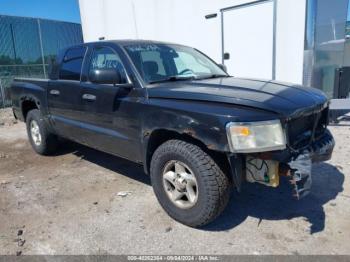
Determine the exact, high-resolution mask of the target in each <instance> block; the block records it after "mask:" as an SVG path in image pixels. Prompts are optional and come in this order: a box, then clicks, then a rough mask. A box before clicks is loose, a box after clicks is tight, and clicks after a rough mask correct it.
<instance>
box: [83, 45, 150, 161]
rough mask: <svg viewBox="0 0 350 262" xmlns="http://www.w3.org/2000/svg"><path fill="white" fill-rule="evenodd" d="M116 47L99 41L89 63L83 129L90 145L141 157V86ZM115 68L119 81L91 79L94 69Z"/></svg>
mask: <svg viewBox="0 0 350 262" xmlns="http://www.w3.org/2000/svg"><path fill="white" fill-rule="evenodd" d="M115 48H116V47H113V48H112V47H111V46H106V45H103V44H101V45H97V46H95V47H94V49H93V50H92V53H91V55H90V57H89V62H87V63H86V69H84V73H85V72H86V79H85V80H84V81H82V83H81V87H82V89H81V92H82V93H81V102H80V103H81V104H82V112H81V116H82V122H84V130H82V133H81V134H83V135H84V137H85V139H86V141H85V143H86V144H87V145H90V146H91V147H94V148H97V149H100V150H103V151H106V152H109V153H112V154H115V155H118V156H121V157H125V158H128V159H133V160H135V159H141V155H140V141H141V138H140V136H141V127H140V118H141V117H140V115H141V114H140V113H141V108H142V103H143V101H144V96H143V92H142V91H143V90H142V88H136V87H135V86H134V85H133V84H132V82H131V80H130V79H129V76H128V73H127V71H126V67H125V63H124V61H122V59H121V56H120V53H118V52H117V51H116V49H115ZM103 69H115V70H117V71H119V73H120V75H121V80H122V81H121V83H120V84H97V83H92V82H91V81H90V80H89V72H91V71H92V70H103Z"/></svg>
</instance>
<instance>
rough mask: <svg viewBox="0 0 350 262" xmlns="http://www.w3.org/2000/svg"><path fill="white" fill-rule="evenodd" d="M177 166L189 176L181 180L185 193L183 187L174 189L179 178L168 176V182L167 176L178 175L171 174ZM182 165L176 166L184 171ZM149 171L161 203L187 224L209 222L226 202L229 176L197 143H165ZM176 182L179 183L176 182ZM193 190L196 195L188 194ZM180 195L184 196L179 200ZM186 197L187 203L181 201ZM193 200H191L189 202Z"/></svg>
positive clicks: (228, 192)
mask: <svg viewBox="0 0 350 262" xmlns="http://www.w3.org/2000/svg"><path fill="white" fill-rule="evenodd" d="M173 163H174V168H172V164H173ZM177 165H182V166H183V167H184V168H185V173H183V174H185V177H189V180H186V181H185V183H184V184H185V187H186V189H185V191H186V193H183V192H182V191H183V190H184V189H183V188H180V189H181V190H180V191H179V190H177V192H176V189H177V188H178V187H179V186H178V184H180V186H182V185H183V184H182V182H183V181H182V180H181V177H180V178H178V179H180V180H176V179H175V181H174V180H173V179H170V180H171V182H169V181H170V180H169V179H168V177H170V178H173V177H177V176H176V175H174V174H173V173H175V174H177V171H176V168H177ZM169 166H170V169H169V168H168V167H169ZM183 167H179V166H178V169H179V170H181V172H184V171H183ZM167 170H169V171H167ZM173 170H175V171H173ZM181 172H180V173H181ZM150 173H151V182H152V187H153V190H154V193H155V195H156V197H157V199H158V201H159V203H160V205H161V206H162V207H163V209H164V210H165V211H166V212H167V213H168V214H169V216H170V217H172V218H173V219H175V220H177V221H179V222H180V223H182V224H185V225H187V226H190V227H201V226H204V225H206V224H208V223H210V222H212V221H213V220H214V219H215V218H217V217H218V216H219V215H220V214H221V213H222V211H223V210H224V209H225V207H226V205H227V203H228V201H229V198H230V193H231V184H230V181H229V179H228V177H227V176H226V175H225V174H224V173H223V172H222V170H221V169H220V168H219V166H218V165H217V164H216V163H215V162H214V160H213V159H212V158H211V157H210V156H209V155H208V154H206V153H205V152H204V151H203V150H202V149H201V148H200V147H198V146H196V145H193V144H189V143H187V142H184V141H181V140H169V141H167V142H165V143H164V144H162V145H161V146H159V147H158V148H157V150H156V151H155V152H154V154H153V156H152V160H151V170H150ZM178 173H179V172H178ZM168 174H170V175H168ZM188 174H191V175H188ZM193 176H194V178H195V182H196V186H194V187H193V188H192V190H187V186H188V185H190V186H191V185H192V184H193V180H194V179H193ZM179 181H180V182H181V183H178V182H179ZM189 181H190V182H189ZM173 183H174V184H175V185H174V184H173ZM174 192H175V193H174ZM190 192H192V193H190ZM193 192H194V193H195V194H196V197H193V196H192V197H191V194H192V195H193ZM181 194H185V196H183V197H181V199H179V200H178V198H179V197H178V196H181ZM173 195H175V197H173ZM187 195H188V196H189V197H187ZM172 199H173V200H172ZM174 199H176V200H175V201H174ZM186 199H187V202H189V205H185V204H184V203H185V202H186ZM193 199H194V201H190V200H193Z"/></svg>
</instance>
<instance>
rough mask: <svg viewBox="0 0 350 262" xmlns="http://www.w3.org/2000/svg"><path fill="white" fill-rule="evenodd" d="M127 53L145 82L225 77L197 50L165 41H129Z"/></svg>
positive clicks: (220, 70) (221, 71) (224, 74)
mask: <svg viewBox="0 0 350 262" xmlns="http://www.w3.org/2000/svg"><path fill="white" fill-rule="evenodd" d="M125 49H126V51H127V53H128V54H129V56H130V58H131V60H132V61H133V63H134V65H135V67H136V68H137V70H138V71H139V73H140V75H141V77H142V78H143V80H144V81H145V82H146V83H149V84H152V83H157V82H166V81H181V80H191V79H204V78H216V77H227V76H228V75H227V74H226V73H225V71H223V70H222V69H221V68H220V67H219V66H218V65H217V64H216V63H215V62H213V61H212V60H211V59H209V58H208V57H206V56H205V55H203V54H202V53H200V52H198V51H197V50H195V49H193V48H190V47H185V46H180V45H169V44H133V45H128V46H125Z"/></svg>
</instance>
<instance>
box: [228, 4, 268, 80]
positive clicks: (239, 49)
mask: <svg viewBox="0 0 350 262" xmlns="http://www.w3.org/2000/svg"><path fill="white" fill-rule="evenodd" d="M222 16H223V20H222V21H223V50H224V52H225V53H229V54H230V59H229V60H225V62H224V63H225V65H226V66H227V68H228V72H229V73H230V74H231V75H233V76H237V77H254V78H264V79H272V78H273V75H274V74H273V70H274V69H273V63H274V52H273V50H274V3H273V1H263V2H260V3H258V4H257V3H254V4H248V5H243V6H237V7H231V8H226V9H223V10H222Z"/></svg>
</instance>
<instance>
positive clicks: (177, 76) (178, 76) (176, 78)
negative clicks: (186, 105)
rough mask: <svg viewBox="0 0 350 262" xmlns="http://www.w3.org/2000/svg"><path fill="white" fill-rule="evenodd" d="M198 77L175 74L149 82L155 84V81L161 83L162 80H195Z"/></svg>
mask: <svg viewBox="0 0 350 262" xmlns="http://www.w3.org/2000/svg"><path fill="white" fill-rule="evenodd" d="M193 79H196V77H195V76H180V75H175V76H169V77H167V78H164V79H160V80H154V81H150V82H148V83H149V84H155V83H161V82H171V81H181V80H182V81H183V80H193Z"/></svg>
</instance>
